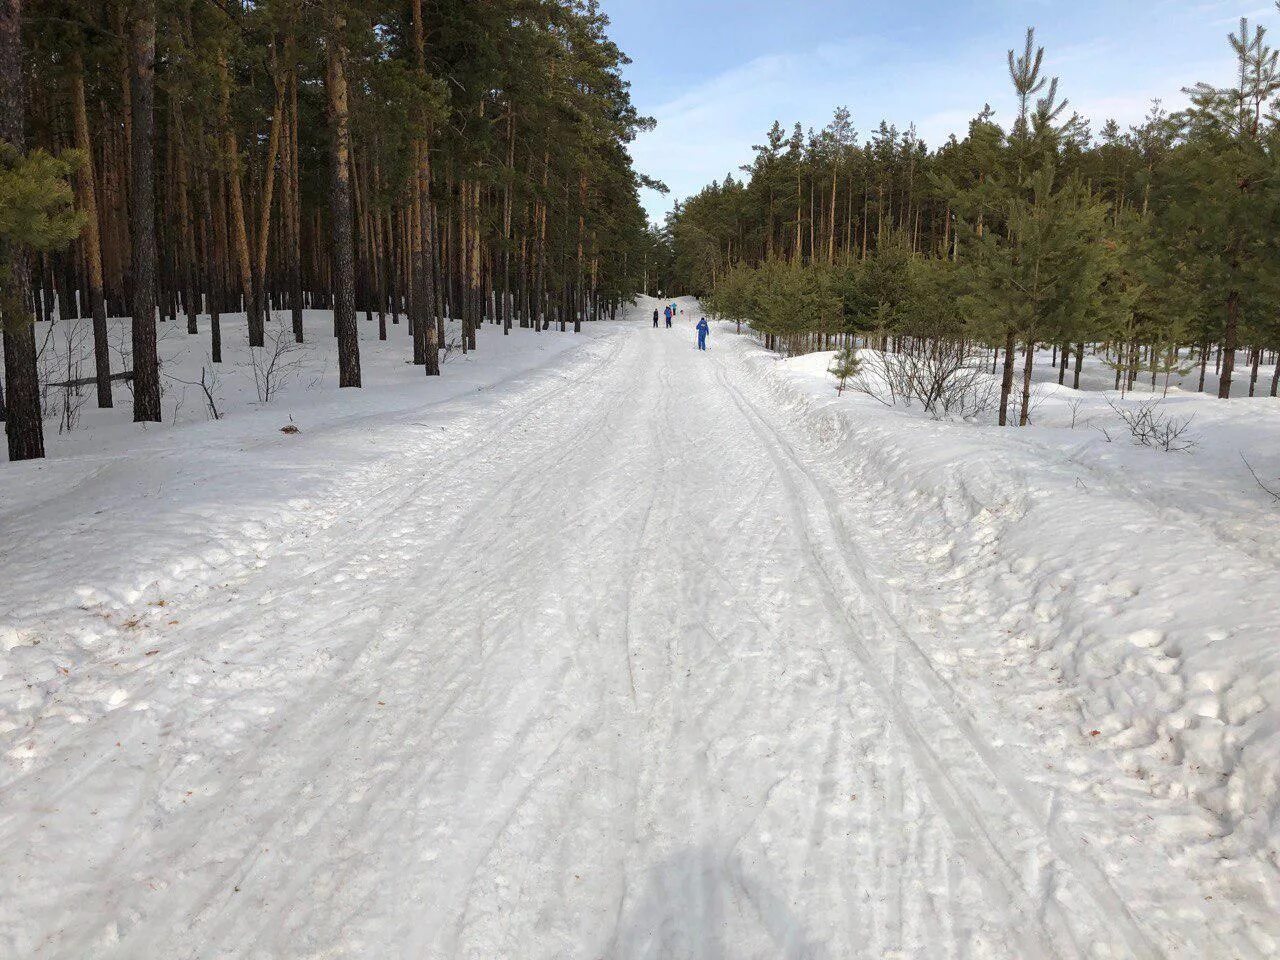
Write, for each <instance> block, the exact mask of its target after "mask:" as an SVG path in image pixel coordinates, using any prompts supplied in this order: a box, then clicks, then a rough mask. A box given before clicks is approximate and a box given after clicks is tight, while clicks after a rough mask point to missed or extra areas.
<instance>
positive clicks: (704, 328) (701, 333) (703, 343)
mask: <svg viewBox="0 0 1280 960" xmlns="http://www.w3.org/2000/svg"><path fill="white" fill-rule="evenodd" d="M710 330H711V328H710V327H709V326H708V325H707V318H706V317H703V318H702V319H701V320H699V321H698V349H699V350H705V349H707V334H708V333H709V332H710Z"/></svg>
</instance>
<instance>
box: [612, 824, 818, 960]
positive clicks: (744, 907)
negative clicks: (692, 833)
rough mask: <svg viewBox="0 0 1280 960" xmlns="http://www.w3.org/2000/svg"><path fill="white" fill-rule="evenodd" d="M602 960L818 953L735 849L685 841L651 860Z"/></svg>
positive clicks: (802, 958)
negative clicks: (641, 887) (663, 856)
mask: <svg viewBox="0 0 1280 960" xmlns="http://www.w3.org/2000/svg"><path fill="white" fill-rule="evenodd" d="M598 956H600V957H602V958H605V960H744V958H748V957H761V958H764V957H768V958H775V957H778V958H782V957H785V958H790V960H824V958H826V957H828V956H829V953H828V951H827V949H826V947H825V946H824V945H822V944H820V943H816V942H812V941H810V940H809V938H808V935H807V933H806V931H805V930H804V928H803V926H802V925H801V923H800V921H799V920H798V919H797V918H796V917H795V916H794V914H792V912H791V910H790V907H789V906H788V904H787V903H785V902H784V901H783V900H782V899H781V898H780V897H779V896H778V895H777V894H776V893H775V892H774V891H773V890H771V889H769V888H768V887H767V886H766V885H765V883H764V882H763V881H762V880H761V879H760V877H759V876H758V875H754V874H752V873H751V872H750V871H749V870H748V869H747V868H746V867H744V865H743V863H742V859H741V857H739V856H738V855H737V854H736V853H728V854H726V853H725V852H724V851H723V850H718V849H716V848H715V847H712V846H708V845H702V846H694V847H688V848H686V849H684V850H681V851H679V852H678V853H676V854H674V855H673V856H671V857H669V858H667V859H666V860H664V861H662V862H661V863H659V864H656V865H655V866H654V867H653V868H652V869H651V870H650V871H649V872H648V874H647V876H646V877H645V887H644V892H643V893H642V894H640V895H639V897H638V898H632V897H628V899H627V902H626V903H624V904H623V908H622V914H621V916H620V917H619V925H618V929H617V930H616V931H615V933H614V936H613V939H612V940H611V941H610V942H609V943H608V944H607V945H606V946H605V948H604V949H603V950H601V951H600V952H599V954H598Z"/></svg>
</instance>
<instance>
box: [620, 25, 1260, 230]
mask: <svg viewBox="0 0 1280 960" xmlns="http://www.w3.org/2000/svg"><path fill="white" fill-rule="evenodd" d="M602 6H603V8H604V11H605V12H606V13H607V14H608V15H609V17H610V19H611V20H612V22H613V26H612V28H611V31H610V33H611V36H612V37H613V38H614V40H615V41H616V42H617V43H618V44H619V46H621V47H622V49H623V50H624V51H625V52H626V53H627V54H628V55H629V56H630V57H631V58H632V60H633V61H634V62H633V63H632V65H631V66H630V67H629V68H628V69H627V77H628V79H629V80H630V81H631V84H632V96H633V99H634V101H635V103H636V106H637V107H638V109H639V110H640V112H641V113H644V114H647V115H649V116H652V117H655V118H656V119H657V120H658V128H657V129H656V130H655V131H654V132H652V133H649V134H644V135H642V136H641V137H640V138H639V139H638V140H637V142H636V143H635V144H633V145H632V155H633V156H634V157H635V160H636V165H637V166H638V167H639V169H641V170H643V171H644V172H645V173H648V174H649V175H650V176H654V177H657V178H658V179H660V180H662V181H664V182H665V183H666V184H667V185H668V186H670V187H671V195H670V196H668V197H663V196H661V195H659V194H656V193H654V194H651V195H647V196H646V197H645V198H644V199H645V204H646V207H647V208H648V210H649V213H650V216H651V217H653V218H654V219H655V220H661V218H662V216H663V215H664V214H665V212H666V211H667V210H668V209H669V208H670V206H671V203H672V200H673V199H676V198H683V197H685V196H687V195H689V194H691V193H694V192H696V191H697V190H698V189H699V188H701V187H702V186H703V185H704V184H706V183H708V182H710V181H711V180H714V179H719V178H721V177H723V176H724V174H725V173H726V172H734V173H735V174H736V173H737V168H738V166H739V165H741V164H743V163H747V162H749V160H750V159H751V145H752V144H754V143H760V142H761V141H762V140H763V138H764V134H765V131H766V130H767V129H768V128H769V125H770V124H771V123H772V122H773V120H775V119H778V120H781V121H782V122H783V123H784V125H786V126H788V127H789V126H790V124H792V123H793V122H795V121H797V120H798V121H800V122H801V123H802V124H803V125H804V126H805V127H806V128H808V127H810V126H813V127H821V126H823V125H824V124H825V123H826V122H827V121H828V120H829V119H830V116H831V112H832V110H833V109H834V108H835V107H836V106H838V105H841V104H843V105H845V106H847V107H849V109H850V110H851V111H852V112H853V117H854V121H855V123H856V125H857V127H858V130H859V132H860V133H864V134H865V133H866V132H867V131H868V130H870V129H872V128H874V127H875V126H876V125H877V124H878V123H879V122H880V120H881V118H884V119H887V120H889V121H890V122H892V123H896V124H897V125H898V126H899V127H901V128H905V127H906V126H907V125H908V124H909V123H912V122H914V123H915V125H916V128H917V130H918V131H919V133H920V135H921V136H922V137H923V138H924V139H925V141H926V142H928V143H929V144H931V145H932V144H936V143H939V142H941V141H942V140H944V139H946V136H947V135H948V134H949V133H952V132H957V133H963V131H964V130H965V128H966V127H967V126H968V122H969V118H970V117H972V116H973V115H974V114H975V113H977V112H978V111H979V110H980V109H981V108H982V105H983V103H985V102H990V103H991V105H992V106H993V107H994V108H995V109H996V112H997V120H1000V121H1007V120H1008V118H1009V114H1010V109H1011V102H1010V97H1009V83H1008V76H1007V68H1006V66H1005V52H1006V51H1007V50H1008V49H1009V47H1012V46H1017V47H1020V46H1021V44H1022V36H1023V32H1024V31H1025V29H1026V28H1027V27H1028V26H1034V27H1035V28H1036V36H1037V42H1038V43H1039V44H1041V45H1042V46H1044V47H1045V70H1046V72H1047V73H1048V74H1050V75H1057V76H1059V77H1060V78H1061V84H1062V87H1061V88H1062V92H1063V94H1064V95H1065V96H1066V97H1067V99H1068V100H1070V101H1071V106H1072V108H1074V109H1077V110H1079V111H1080V112H1081V113H1082V114H1083V115H1085V116H1086V117H1088V118H1089V119H1090V120H1092V121H1093V127H1094V129H1095V130H1096V129H1097V128H1098V127H1100V126H1101V125H1102V121H1103V120H1105V119H1106V118H1108V117H1114V118H1115V119H1117V120H1119V121H1120V122H1121V123H1122V124H1126V125H1127V124H1130V123H1135V122H1137V121H1139V120H1141V118H1142V116H1143V114H1145V113H1146V111H1147V109H1148V107H1149V105H1150V102H1151V100H1152V98H1154V97H1159V98H1161V99H1163V101H1164V102H1165V104H1166V105H1167V106H1170V107H1176V106H1178V105H1180V104H1181V103H1182V102H1183V98H1182V95H1181V92H1180V91H1181V88H1182V87H1184V86H1187V85H1189V84H1191V83H1194V82H1195V81H1197V80H1207V81H1210V82H1215V83H1216V82H1227V81H1228V80H1229V79H1230V73H1231V57H1230V51H1229V49H1228V48H1227V44H1226V35H1227V33H1228V32H1229V31H1231V30H1232V29H1234V27H1235V24H1236V22H1237V21H1238V19H1239V18H1240V17H1241V16H1248V17H1249V18H1250V19H1251V20H1252V21H1255V22H1258V23H1262V24H1265V25H1268V26H1270V27H1272V29H1274V30H1276V31H1277V32H1278V33H1277V36H1280V15H1277V13H1276V10H1275V6H1274V4H1273V3H1272V2H1271V0H1145V2H1140V0H985V2H983V0H950V2H947V0H896V2H894V0H736V2H731V0H602Z"/></svg>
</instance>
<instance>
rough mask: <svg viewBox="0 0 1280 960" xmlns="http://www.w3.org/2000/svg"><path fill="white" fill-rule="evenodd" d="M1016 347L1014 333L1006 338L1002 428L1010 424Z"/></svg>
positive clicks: (1001, 381) (1001, 395)
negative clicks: (1010, 400) (1010, 399)
mask: <svg viewBox="0 0 1280 960" xmlns="http://www.w3.org/2000/svg"><path fill="white" fill-rule="evenodd" d="M1015 345H1016V342H1015V340H1014V335H1013V331H1012V330H1010V331H1009V332H1008V333H1006V334H1005V337H1004V375H1003V376H1002V377H1001V378H1000V426H1002V427H1003V426H1006V425H1007V424H1008V423H1009V395H1010V394H1011V393H1013V349H1014V346H1015Z"/></svg>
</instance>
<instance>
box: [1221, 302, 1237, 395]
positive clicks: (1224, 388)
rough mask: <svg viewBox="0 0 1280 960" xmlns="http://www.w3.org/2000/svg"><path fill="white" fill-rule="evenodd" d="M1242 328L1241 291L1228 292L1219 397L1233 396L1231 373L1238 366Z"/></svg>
mask: <svg viewBox="0 0 1280 960" xmlns="http://www.w3.org/2000/svg"><path fill="white" fill-rule="evenodd" d="M1239 329H1240V293H1239V292H1238V291H1236V290H1232V291H1231V292H1230V293H1228V294H1227V325H1226V329H1225V330H1224V331H1223V334H1222V373H1221V374H1220V375H1219V377H1218V398H1219V399H1221V400H1226V399H1228V398H1229V397H1230V396H1231V373H1232V371H1233V370H1235V366H1236V338H1237V336H1238V334H1239Z"/></svg>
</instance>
